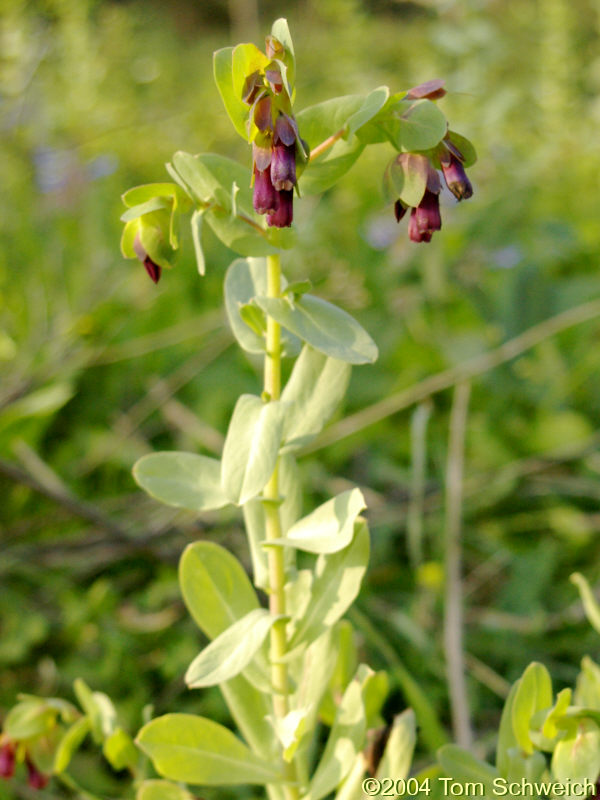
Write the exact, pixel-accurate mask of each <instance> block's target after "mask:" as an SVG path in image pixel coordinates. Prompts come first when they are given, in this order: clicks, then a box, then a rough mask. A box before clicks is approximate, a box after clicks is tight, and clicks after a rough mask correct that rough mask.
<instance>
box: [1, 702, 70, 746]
mask: <svg viewBox="0 0 600 800" xmlns="http://www.w3.org/2000/svg"><path fill="white" fill-rule="evenodd" d="M56 715H57V712H56V709H54V708H52V707H50V706H48V704H47V703H45V702H44V700H43V699H41V698H40V699H37V698H32V699H28V700H24V701H22V702H20V703H17V705H16V706H13V708H11V710H10V711H9V712H8V714H7V715H6V718H5V720H4V725H3V730H4V733H5V734H6V736H7V737H8V738H9V739H12V740H13V741H15V742H19V741H21V740H23V739H33V738H35V737H36V736H42V735H44V734H46V733H48V732H49V731H50V730H51V729H52V728H53V727H54V725H55V724H56Z"/></svg>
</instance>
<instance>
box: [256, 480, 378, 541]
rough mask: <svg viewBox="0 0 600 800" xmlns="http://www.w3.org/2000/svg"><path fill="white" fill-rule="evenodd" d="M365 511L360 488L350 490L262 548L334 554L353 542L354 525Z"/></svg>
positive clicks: (328, 502)
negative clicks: (286, 548)
mask: <svg viewBox="0 0 600 800" xmlns="http://www.w3.org/2000/svg"><path fill="white" fill-rule="evenodd" d="M364 508H366V503H365V499H364V497H363V495H362V492H361V491H360V489H349V490H348V491H346V492H342V493H341V494H339V495H338V496H337V497H333V498H332V499H331V500H327V502H325V503H323V504H322V505H320V506H319V507H318V508H316V509H315V510H314V511H312V512H311V513H310V514H308V516H306V517H303V518H302V519H301V520H298V522H296V523H295V524H294V525H292V527H291V528H290V529H289V531H288V532H287V534H286V536H285V537H284V538H281V539H272V540H270V541H269V542H268V544H267V545H265V546H269V547H271V546H273V547H278V546H281V545H286V546H288V547H295V548H296V549H297V550H304V551H305V552H307V553H337V552H338V550H343V549H344V547H347V546H348V545H349V544H350V542H351V541H352V537H353V535H354V525H355V523H356V519H357V517H358V515H359V514H360V512H361V511H362V510H363V509H364Z"/></svg>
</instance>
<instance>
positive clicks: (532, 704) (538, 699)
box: [512, 661, 552, 755]
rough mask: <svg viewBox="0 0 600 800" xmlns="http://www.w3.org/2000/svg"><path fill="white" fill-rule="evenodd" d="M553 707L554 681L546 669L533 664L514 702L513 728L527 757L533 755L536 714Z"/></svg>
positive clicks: (521, 682) (529, 667)
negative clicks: (532, 723) (532, 738)
mask: <svg viewBox="0 0 600 800" xmlns="http://www.w3.org/2000/svg"><path fill="white" fill-rule="evenodd" d="M551 706H552V679H551V678H550V674H549V672H548V670H547V669H546V667H544V665H543V664H538V663H537V662H535V661H534V662H533V663H531V664H530V665H529V666H528V667H527V669H526V670H525V672H524V673H523V675H522V677H521V678H520V680H519V682H518V686H517V690H516V693H515V696H514V699H513V702H512V726H513V731H514V734H515V738H516V740H517V742H518V744H519V746H520V747H521V749H522V750H523V752H524V753H525V754H527V755H531V753H533V749H534V746H533V742H532V740H531V735H530V727H531V720H532V717H533V716H534V714H536V712H538V711H541V710H543V709H548V708H550V707H551Z"/></svg>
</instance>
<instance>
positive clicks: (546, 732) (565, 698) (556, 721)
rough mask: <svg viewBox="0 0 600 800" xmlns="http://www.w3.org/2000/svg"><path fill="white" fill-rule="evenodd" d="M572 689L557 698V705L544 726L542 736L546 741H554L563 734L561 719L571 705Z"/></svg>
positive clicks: (551, 710)
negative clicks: (560, 733)
mask: <svg viewBox="0 0 600 800" xmlns="http://www.w3.org/2000/svg"><path fill="white" fill-rule="evenodd" d="M571 695H572V692H571V689H570V688H566V689H563V690H562V691H560V692H559V693H558V694H557V696H556V703H555V704H554V706H553V707H552V708H551V709H550V711H549V712H548V714H547V715H546V719H545V720H544V724H543V725H542V736H544V737H545V738H546V739H554V738H555V737H556V736H558V735H559V732H561V724H560V723H561V719H562V717H563V716H564V714H565V712H566V710H567V708H568V707H569V706H570V705H571Z"/></svg>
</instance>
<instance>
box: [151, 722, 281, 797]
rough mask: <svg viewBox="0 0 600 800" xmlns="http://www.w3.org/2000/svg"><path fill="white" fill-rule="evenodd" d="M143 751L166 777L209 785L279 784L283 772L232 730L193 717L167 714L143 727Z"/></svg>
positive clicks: (160, 773)
mask: <svg viewBox="0 0 600 800" xmlns="http://www.w3.org/2000/svg"><path fill="white" fill-rule="evenodd" d="M136 741H137V743H138V745H139V746H140V747H141V749H142V750H143V751H144V753H146V755H147V756H149V757H150V758H151V759H152V762H153V764H154V766H155V768H156V770H157V772H158V773H159V775H162V776H163V777H165V778H169V779H171V780H175V781H183V782H184V783H192V784H202V785H206V786H219V785H222V786H232V785H241V784H261V785H264V784H265V783H278V782H280V781H282V780H283V776H282V774H281V771H280V769H278V768H277V767H276V766H275V765H274V764H273V763H272V762H269V761H267V760H265V759H263V758H261V757H260V756H257V755H256V754H254V753H253V752H252V751H251V750H249V749H248V748H247V747H246V745H244V744H243V743H242V742H241V741H240V740H239V739H238V738H237V737H236V736H234V735H233V734H232V733H231V731H229V730H228V729H227V728H224V727H223V726H222V725H218V724H217V723H216V722H212V720H209V719H204V718H203V717H196V716H192V715H190V714H167V715H166V716H164V717H159V718H158V719H154V720H152V722H149V723H148V724H147V725H144V727H143V728H142V730H141V731H140V732H139V734H138V737H137V740H136Z"/></svg>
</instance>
